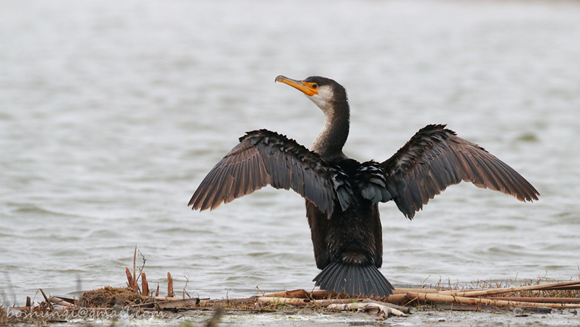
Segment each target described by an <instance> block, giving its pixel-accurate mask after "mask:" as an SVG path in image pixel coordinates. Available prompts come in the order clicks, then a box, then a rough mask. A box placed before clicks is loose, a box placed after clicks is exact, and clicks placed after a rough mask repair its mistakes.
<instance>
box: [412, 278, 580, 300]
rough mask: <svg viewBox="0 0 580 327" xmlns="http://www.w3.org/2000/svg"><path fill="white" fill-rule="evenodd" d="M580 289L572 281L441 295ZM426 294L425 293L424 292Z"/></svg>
mask: <svg viewBox="0 0 580 327" xmlns="http://www.w3.org/2000/svg"><path fill="white" fill-rule="evenodd" d="M578 288H580V281H578V280H576V281H570V282H561V283H549V284H541V285H529V286H520V287H509V288H492V289H488V290H478V291H441V292H439V294H442V295H456V296H464V297H476V296H487V295H496V294H503V293H510V292H518V291H539V290H566V289H578ZM422 293H424V292H422Z"/></svg>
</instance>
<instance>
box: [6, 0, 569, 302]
mask: <svg viewBox="0 0 580 327" xmlns="http://www.w3.org/2000/svg"><path fill="white" fill-rule="evenodd" d="M578 17H580V2H566V1H545V2H543V1H533V2H532V1H522V2H518V1H507V2H504V1H469V2H465V1H409V2H407V1H316V2H312V1H270V2H261V1H237V0H236V1H183V0H172V1H162V2H160V1H151V0H139V1H137V0H135V1H102V0H99V1H96V0H95V1H73V0H54V1H31V0H18V1H3V2H1V3H0V167H1V172H0V226H1V229H0V272H1V274H0V286H1V290H2V296H4V297H5V299H6V300H7V301H8V302H9V303H12V302H14V300H16V302H17V303H19V304H23V302H24V298H25V296H36V299H39V295H38V294H37V293H36V291H37V289H38V288H43V289H44V290H45V291H48V293H51V294H53V295H61V296H66V295H68V296H78V295H79V294H80V293H79V291H80V290H89V289H95V288H99V287H103V286H105V285H112V286H123V285H124V284H125V272H124V270H125V267H131V266H132V261H133V251H134V248H135V246H137V247H138V249H139V253H140V254H139V255H138V260H137V263H138V264H139V265H141V264H142V263H143V258H142V256H141V254H142V255H143V256H144V257H145V259H146V263H145V270H144V271H145V272H146V273H147V277H148V280H149V281H150V283H151V284H152V285H153V286H152V288H154V287H155V286H156V284H157V283H160V288H161V289H162V294H164V291H163V289H165V287H166V274H167V272H171V273H172V275H173V277H174V279H175V289H176V290H177V291H179V292H178V293H180V291H181V290H183V289H185V290H187V292H188V293H189V294H190V295H192V296H194V295H199V296H202V297H213V298H222V297H225V296H242V295H253V294H255V293H256V292H257V289H258V288H259V289H260V290H262V291H280V290H285V289H286V290H287V289H296V288H304V289H312V287H313V283H312V282H311V280H312V278H313V277H314V276H315V275H316V274H317V273H318V269H317V268H316V266H315V263H314V256H313V252H312V244H311V241H310V231H309V228H308V224H307V221H306V218H305V210H304V204H303V200H302V198H301V197H300V196H298V195H297V194H295V193H293V192H286V191H281V190H275V189H272V188H265V189H262V190H260V191H259V192H256V193H254V194H252V195H250V196H247V197H244V198H241V199H238V200H236V201H234V202H232V203H230V204H227V205H224V206H222V207H220V208H219V209H217V210H214V211H212V212H202V213H200V212H197V211H195V212H192V211H191V210H190V209H189V208H188V207H187V206H186V203H187V202H188V200H189V198H190V196H191V194H192V193H193V191H194V190H195V189H196V187H197V186H198V185H199V183H200V182H201V180H202V179H203V177H204V176H205V174H206V173H207V172H208V171H209V170H210V169H211V168H212V167H213V165H214V164H215V163H216V162H217V161H218V160H219V159H220V158H221V157H222V156H223V155H225V154H226V153H227V152H228V151H229V150H230V149H231V148H232V147H233V146H234V145H235V144H237V138H238V137H239V136H242V135H243V134H244V133H245V131H249V130H253V129H258V128H268V129H271V130H275V131H278V132H280V133H283V134H287V135H288V136H290V137H292V138H295V139H297V140H298V141H299V142H301V143H302V144H306V145H309V144H310V143H311V141H312V140H313V139H314V137H315V136H316V135H317V133H318V131H319V130H320V129H321V127H322V123H323V117H322V114H321V113H320V111H319V110H318V109H317V108H316V107H315V106H314V105H313V104H312V103H311V102H310V101H308V100H307V99H306V98H305V97H304V96H303V95H301V94H300V93H299V92H298V91H296V90H294V89H292V88H290V87H288V86H286V85H283V84H275V83H274V78H275V77H276V76H277V75H279V74H284V75H286V76H289V77H292V78H305V77H307V76H309V75H322V76H327V77H331V78H334V79H336V80H338V81H339V82H340V83H342V84H343V85H344V86H345V87H346V88H347V90H348V92H349V96H350V101H351V106H352V118H351V120H352V128H351V134H350V138H349V141H348V143H347V145H346V148H345V152H346V153H347V154H348V155H350V156H352V157H354V158H357V159H359V160H368V159H375V160H381V161H382V160H384V159H386V158H388V157H390V156H391V155H392V154H393V153H394V152H395V151H396V150H397V149H398V148H399V147H400V146H402V145H403V144H404V143H405V142H406V141H407V140H408V139H409V138H410V137H411V136H412V135H413V134H414V133H415V132H416V131H417V130H418V129H419V128H421V127H423V126H424V125H426V124H429V123H447V124H448V126H449V128H451V129H453V130H455V131H456V132H457V133H458V135H459V136H461V137H463V138H465V139H468V140H470V141H472V142H476V143H478V144H480V145H482V146H483V147H485V148H486V149H487V150H489V151H490V152H492V153H493V154H495V155H496V156H498V157H499V158H501V159H503V160H504V161H506V162H507V163H508V164H510V165H511V166H512V167H514V168H515V169H516V170H518V171H519V172H520V173H521V174H522V175H524V176H525V177H526V178H527V179H528V180H529V181H530V182H531V183H532V184H533V185H534V186H535V187H536V188H537V189H538V190H539V192H540V193H541V198H540V201H538V202H534V203H526V204H523V203H520V202H518V201H516V200H515V199H514V198H512V197H509V196H506V195H503V194H500V193H497V192H491V191H488V190H481V189H478V188H476V187H474V186H473V185H469V184H465V183H464V184H461V185H458V186H453V187H451V188H449V189H448V190H447V191H445V192H444V193H443V194H442V195H440V196H438V197H437V198H436V199H434V200H432V201H431V202H430V203H429V204H428V205H427V206H426V207H425V210H424V211H422V212H419V213H418V214H417V215H416V217H415V219H414V220H413V221H408V220H406V219H405V218H404V217H403V215H402V214H401V213H400V212H399V211H398V210H397V209H396V206H395V205H394V204H393V203H388V204H383V205H382V206H381V214H382V217H383V228H384V230H383V234H384V247H385V249H384V265H383V268H382V269H381V270H382V272H383V273H384V274H385V276H387V278H388V279H389V280H391V281H392V282H393V283H394V284H395V285H405V284H420V283H422V282H426V283H437V282H438V281H439V280H443V281H447V282H451V283H455V282H470V281H475V280H510V279H518V280H522V279H527V278H538V277H547V278H554V279H570V278H578V274H579V266H580V237H579V234H580V214H579V212H580V201H579V200H578V199H579V198H580V188H579V187H578V185H579V184H580V168H579V167H580V146H579V145H578V139H580V19H578Z"/></svg>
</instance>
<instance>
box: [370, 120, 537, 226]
mask: <svg viewBox="0 0 580 327" xmlns="http://www.w3.org/2000/svg"><path fill="white" fill-rule="evenodd" d="M381 166H382V168H383V170H384V171H385V179H386V181H387V185H388V186H391V187H394V189H395V190H396V196H395V197H394V200H395V203H396V204H397V207H398V208H399V210H400V211H401V212H403V214H404V215H405V216H406V217H408V218H409V219H412V218H413V217H414V215H415V212H417V211H419V210H421V209H422V208H423V205H425V204H427V202H429V200H430V199H432V198H433V197H435V195H437V194H440V193H441V192H442V191H444V190H445V189H446V188H447V186H450V185H453V184H457V183H459V182H461V181H466V182H471V183H473V184H475V186H477V187H481V188H488V189H491V190H494V191H499V192H502V193H505V194H509V195H512V196H514V197H516V198H517V199H518V200H520V201H533V200H538V195H539V193H538V191H537V190H536V189H535V188H534V187H533V186H532V185H531V184H530V183H529V182H528V181H527V180H526V179H525V178H524V177H522V176H521V175H520V174H519V173H518V172H516V171H515V170H514V169H513V168H511V167H510V166H508V165H507V164H506V163H504V162H503V161H501V160H499V159H498V158H496V157H495V156H494V155H492V154H490V153H489V152H487V151H486V150H485V149H484V148H482V147H480V146H479V145H477V144H474V143H471V142H469V141H466V140H464V139H461V138H459V137H457V136H456V134H455V132H453V131H452V130H449V129H446V128H445V125H428V126H426V127H424V128H422V129H421V130H419V132H417V133H416V134H415V135H414V136H413V137H412V138H411V140H409V142H407V144H405V146H403V147H402V148H401V149H400V150H399V151H398V152H397V153H396V154H395V155H393V156H392V157H391V158H390V159H388V160H386V161H384V162H383V163H381Z"/></svg>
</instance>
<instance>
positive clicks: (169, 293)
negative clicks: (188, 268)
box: [167, 273, 175, 297]
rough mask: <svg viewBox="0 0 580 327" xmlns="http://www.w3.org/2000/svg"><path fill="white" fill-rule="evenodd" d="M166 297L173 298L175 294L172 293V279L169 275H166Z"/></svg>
mask: <svg viewBox="0 0 580 327" xmlns="http://www.w3.org/2000/svg"><path fill="white" fill-rule="evenodd" d="M167 296H168V297H174V296H175V293H173V277H171V273H167Z"/></svg>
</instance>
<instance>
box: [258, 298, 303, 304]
mask: <svg viewBox="0 0 580 327" xmlns="http://www.w3.org/2000/svg"><path fill="white" fill-rule="evenodd" d="M257 301H258V302H260V303H284V304H286V303H287V304H307V303H309V302H310V300H305V299H297V298H286V297H268V296H260V297H258V299H257Z"/></svg>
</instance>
